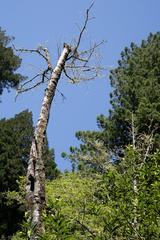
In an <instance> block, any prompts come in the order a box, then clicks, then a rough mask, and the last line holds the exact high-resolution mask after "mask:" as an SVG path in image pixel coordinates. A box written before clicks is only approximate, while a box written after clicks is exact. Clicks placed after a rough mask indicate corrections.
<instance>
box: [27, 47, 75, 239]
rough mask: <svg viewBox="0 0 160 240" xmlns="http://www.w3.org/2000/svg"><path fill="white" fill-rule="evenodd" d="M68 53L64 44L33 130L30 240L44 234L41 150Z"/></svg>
mask: <svg viewBox="0 0 160 240" xmlns="http://www.w3.org/2000/svg"><path fill="white" fill-rule="evenodd" d="M70 52H71V48H70V47H69V46H68V45H67V44H64V47H63V50H62V53H61V55H60V57H59V60H58V62H57V65H56V67H55V69H54V70H53V72H52V74H51V79H50V81H49V83H48V86H47V88H46V90H45V95H44V98H43V102H42V107H41V112H40V117H39V119H38V122H37V125H36V128H35V132H34V138H33V141H32V145H31V150H30V158H29V162H28V170H27V184H26V198H27V208H28V212H29V218H30V224H31V231H30V232H31V234H30V239H32V240H33V239H38V238H39V236H40V235H41V234H42V233H43V232H44V228H43V222H42V212H43V210H44V206H45V169H44V160H43V159H42V150H43V144H44V138H45V133H46V128H47V124H48V120H49V113H50V108H51V103H52V100H53V98H54V95H55V91H56V87H57V84H58V81H59V79H60V76H61V73H62V71H63V69H64V66H65V62H66V60H67V58H68V55H69V53H70Z"/></svg>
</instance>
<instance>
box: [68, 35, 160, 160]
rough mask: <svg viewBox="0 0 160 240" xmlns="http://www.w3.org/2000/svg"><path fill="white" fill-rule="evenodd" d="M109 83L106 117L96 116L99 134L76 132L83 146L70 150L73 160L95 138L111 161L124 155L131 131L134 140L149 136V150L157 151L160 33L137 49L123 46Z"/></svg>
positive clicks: (158, 146)
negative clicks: (109, 104) (108, 105)
mask: <svg viewBox="0 0 160 240" xmlns="http://www.w3.org/2000/svg"><path fill="white" fill-rule="evenodd" d="M110 80H111V86H112V88H113V91H112V93H111V94H110V97H111V106H112V108H111V109H110V110H109V117H105V116H104V115H100V116H98V118H97V122H98V126H99V128H100V131H99V132H98V131H79V132H77V133H76V137H77V138H78V139H79V140H80V141H82V145H81V146H80V149H79V150H78V149H77V148H76V149H74V147H71V150H72V152H71V155H70V156H71V160H72V161H73V160H74V159H75V160H76V159H77V151H78V154H79V155H84V154H85V151H86V149H88V151H90V150H89V148H88V143H87V142H88V141H90V142H92V141H93V142H94V141H95V139H97V141H99V142H101V144H103V145H104V146H105V148H106V151H108V154H109V155H110V158H111V159H115V160H117V159H119V157H123V156H124V154H123V150H124V148H125V147H126V146H127V145H128V144H133V131H134V138H137V139H138V138H141V139H143V138H145V137H146V136H148V141H150V146H149V149H148V150H150V151H151V150H152V151H153V152H154V151H155V150H156V149H159V148H160V145H159V143H160V33H159V32H157V33H155V34H150V35H149V37H148V38H147V40H143V41H142V43H141V45H140V46H137V45H136V44H134V43H131V47H130V48H127V47H126V48H125V49H124V51H122V53H121V60H119V61H118V67H117V68H116V69H114V70H111V72H110ZM133 128H134V129H133ZM138 142H139V141H138ZM88 154H89V153H88ZM90 154H91V151H90ZM74 156H75V157H74ZM79 161H81V159H80V158H79Z"/></svg>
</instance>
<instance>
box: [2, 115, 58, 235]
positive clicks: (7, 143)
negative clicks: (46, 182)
mask: <svg viewBox="0 0 160 240" xmlns="http://www.w3.org/2000/svg"><path fill="white" fill-rule="evenodd" d="M33 130H34V128H33V122H32V113H31V112H28V111H23V112H21V113H19V114H17V115H15V117H14V118H11V119H8V120H6V119H2V120H0V236H2V235H3V236H5V237H6V238H8V236H9V235H11V234H12V233H13V232H15V231H16V230H17V229H18V228H19V226H18V223H20V222H21V221H22V218H23V216H24V210H25V207H24V206H22V204H21V203H20V204H19V203H18V201H17V200H16V199H14V201H12V203H11V204H10V203H9V199H8V192H12V191H19V184H18V180H19V177H20V176H25V175H26V171H27V163H28V159H29V152H30V147H31V142H32V139H33ZM43 156H44V159H45V165H46V166H47V167H46V177H47V178H48V179H53V178H55V177H57V175H58V174H59V171H58V170H57V169H56V163H55V161H54V154H53V150H52V149H51V150H50V149H49V147H48V141H47V137H46V139H45V147H44V152H43Z"/></svg>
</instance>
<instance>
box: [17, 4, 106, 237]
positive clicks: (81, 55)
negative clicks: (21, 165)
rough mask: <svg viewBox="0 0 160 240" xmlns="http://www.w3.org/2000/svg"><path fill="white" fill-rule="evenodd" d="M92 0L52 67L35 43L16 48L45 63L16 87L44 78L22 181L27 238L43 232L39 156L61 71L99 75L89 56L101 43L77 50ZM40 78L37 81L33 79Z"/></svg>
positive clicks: (78, 77)
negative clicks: (75, 35) (71, 40)
mask: <svg viewBox="0 0 160 240" xmlns="http://www.w3.org/2000/svg"><path fill="white" fill-rule="evenodd" d="M92 6H93V4H92V5H91V6H90V7H89V8H88V9H87V11H86V17H85V21H84V24H83V26H82V28H81V29H80V33H79V36H78V39H77V41H76V43H75V44H74V46H71V45H70V44H66V43H64V45H63V49H62V51H61V54H60V55H59V59H58V61H57V64H56V66H55V67H54V68H53V67H52V64H51V61H50V55H49V51H48V49H47V48H45V47H43V46H39V47H38V48H37V49H30V50H29V49H16V48H15V50H16V51H20V52H30V53H35V54H38V55H39V56H41V57H42V58H43V59H44V60H45V62H46V63H47V68H46V69H45V70H44V71H42V72H41V73H39V74H37V75H36V76H34V77H33V78H32V79H30V80H28V81H26V82H24V83H23V84H22V85H21V86H19V88H18V94H20V93H22V92H25V91H28V90H31V89H32V88H35V87H37V86H38V85H40V84H41V83H44V82H48V86H47V88H46V90H45V94H44V98H43V102H42V107H41V111H40V116H39V119H38V122H37V125H36V127H35V132H34V137H33V141H32V146H31V150H30V158H29V161H28V170H27V183H26V199H27V207H28V213H29V219H30V226H31V231H30V232H31V234H30V239H32V240H33V239H38V238H39V236H40V235H42V233H43V232H44V226H43V221H42V212H43V210H44V209H45V169H44V160H43V159H42V150H43V145H44V139H45V133H46V129H47V124H48V120H49V113H50V108H51V104H52V100H53V98H54V96H55V92H56V89H57V84H58V81H59V79H60V77H61V74H62V73H63V74H64V75H65V76H66V77H67V78H68V79H69V81H70V82H71V83H78V82H80V81H82V80H92V79H95V78H97V77H98V76H99V72H100V71H101V70H103V69H102V68H101V67H100V66H98V65H97V64H96V65H95V64H94V65H92V63H94V61H92V58H93V57H94V55H95V52H96V49H97V48H98V47H99V46H100V45H101V44H102V43H103V42H100V43H98V44H94V45H93V46H90V47H89V49H86V50H84V51H79V48H80V44H81V42H82V37H83V34H84V32H85V30H86V27H87V24H88V22H89V20H91V18H89V12H90V10H91V8H92ZM37 78H40V80H39V81H38V82H34V81H35V80H36V79H37Z"/></svg>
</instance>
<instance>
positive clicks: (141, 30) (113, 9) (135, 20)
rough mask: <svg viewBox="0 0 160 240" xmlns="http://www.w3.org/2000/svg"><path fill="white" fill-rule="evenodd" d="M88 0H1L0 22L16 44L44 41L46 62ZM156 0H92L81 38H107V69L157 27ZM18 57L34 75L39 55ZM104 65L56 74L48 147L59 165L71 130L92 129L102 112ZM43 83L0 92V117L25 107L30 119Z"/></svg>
mask: <svg viewBox="0 0 160 240" xmlns="http://www.w3.org/2000/svg"><path fill="white" fill-rule="evenodd" d="M90 3H91V1H89V0H58V1H56V0H14V1H11V0H1V3H0V4H1V5H0V6H1V14H0V26H1V27H2V28H3V29H5V30H6V32H7V34H8V35H12V36H14V37H15V41H14V44H15V45H16V46H17V47H25V48H36V47H37V46H38V45H39V44H45V45H46V46H47V47H48V48H49V50H50V53H51V56H52V60H53V61H52V62H53V63H56V60H57V44H58V45H63V42H67V43H72V42H73V40H74V39H75V38H76V37H77V35H78V28H77V24H78V25H80V26H81V25H82V23H83V20H84V16H85V10H86V8H87V7H88V6H89V5H90ZM159 9H160V1H159V0H96V1H95V4H94V7H93V9H92V13H91V14H92V16H94V17H95V19H94V20H92V21H91V22H90V23H89V25H88V29H87V31H86V34H85V36H84V38H83V41H82V49H83V47H84V48H85V47H86V46H87V43H90V41H92V42H99V41H101V40H107V43H106V44H105V45H103V46H102V47H101V56H102V65H103V66H104V67H106V68H107V69H111V68H114V67H116V65H117V61H118V59H119V58H120V52H121V51H122V50H123V48H124V47H125V46H129V45H130V43H131V42H135V43H137V44H139V43H140V42H141V40H142V39H145V38H146V37H147V36H148V34H149V33H150V32H153V33H154V32H157V31H159V30H160V14H159ZM21 57H22V59H23V62H22V67H21V69H19V72H21V73H22V74H24V75H27V76H28V77H32V76H34V74H36V73H37V72H38V71H39V69H40V68H42V67H43V63H42V61H41V60H40V59H39V58H38V57H35V56H33V55H29V54H28V55H27V54H26V55H21ZM108 73H109V71H107V72H106V73H105V75H103V76H102V77H101V78H99V79H97V80H94V81H90V82H87V83H86V82H85V83H84V82H82V83H81V84H78V85H71V84H69V83H68V82H67V80H66V79H64V78H63V79H61V80H60V82H59V86H58V89H59V90H60V91H61V92H63V94H64V95H65V97H66V100H65V101H63V99H62V97H61V96H60V94H58V92H57V94H56V98H55V100H54V103H53V105H52V109H51V115H50V121H49V126H48V131H47V133H48V139H49V145H50V147H54V149H55V153H56V162H57V164H58V167H59V168H60V169H61V170H64V169H66V168H69V166H70V165H69V163H68V162H67V161H65V160H63V159H62V158H61V152H62V151H68V149H69V146H71V145H72V146H75V145H78V144H79V143H78V142H77V141H76V139H75V132H76V131H77V130H94V129H97V126H96V117H97V115H99V114H105V115H107V114H108V109H109V92H110V91H111V88H110V84H109V77H108ZM43 90H44V87H40V88H37V89H34V90H33V91H31V92H28V93H24V94H23V95H21V96H20V97H19V98H18V99H17V101H16V102H15V100H14V98H15V91H11V92H10V93H7V92H6V91H4V94H3V95H2V96H1V100H2V103H1V104H0V107H1V111H0V118H4V117H5V118H10V117H13V116H14V115H15V114H17V113H19V112H21V111H23V110H24V109H29V110H31V111H32V112H33V119H34V123H36V120H37V119H38V116H39V112H40V106H41V102H42V98H43Z"/></svg>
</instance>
